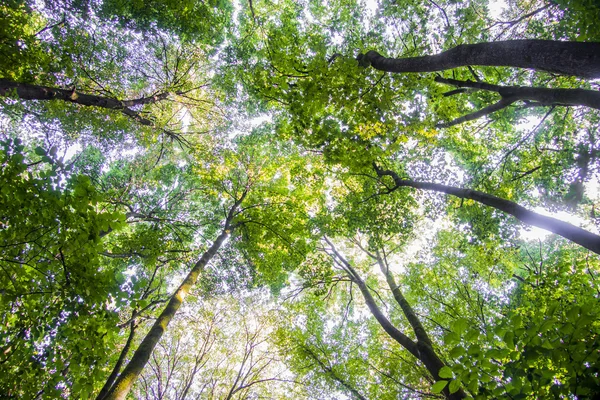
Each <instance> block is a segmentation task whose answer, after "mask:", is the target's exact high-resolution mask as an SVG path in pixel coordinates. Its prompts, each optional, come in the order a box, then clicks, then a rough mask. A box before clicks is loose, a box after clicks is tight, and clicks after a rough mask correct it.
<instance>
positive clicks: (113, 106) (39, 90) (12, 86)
mask: <svg viewBox="0 0 600 400" xmlns="http://www.w3.org/2000/svg"><path fill="white" fill-rule="evenodd" d="M13 93H16V95H17V96H18V97H19V98H20V99H23V100H41V101H44V100H62V101H66V102H69V103H74V104H79V105H82V106H87V107H99V108H105V109H108V110H116V111H120V112H122V113H123V114H125V115H127V116H128V117H131V118H133V119H135V120H136V121H137V122H139V123H140V124H142V125H146V126H154V123H153V122H152V121H151V120H149V119H147V118H144V117H142V116H141V115H140V114H139V113H138V112H137V111H134V110H132V109H131V108H130V107H133V106H137V105H143V104H150V103H156V102H158V101H161V100H164V99H166V98H167V97H168V96H169V93H161V94H157V95H155V96H149V97H141V98H139V99H132V100H119V99H117V98H113V97H105V96H98V95H94V94H86V93H82V92H78V91H76V90H67V89H60V88H53V87H49V86H40V85H33V84H30V83H19V82H14V81H11V80H8V79H0V96H10V95H12V94H13Z"/></svg>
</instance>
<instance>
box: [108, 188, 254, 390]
mask: <svg viewBox="0 0 600 400" xmlns="http://www.w3.org/2000/svg"><path fill="white" fill-rule="evenodd" d="M243 198H244V196H242V198H241V199H240V200H238V201H236V202H235V204H234V205H233V206H232V208H231V209H230V210H229V213H228V215H227V219H226V220H225V227H224V228H223V230H222V232H221V234H220V235H219V236H218V237H217V239H216V240H215V241H214V243H213V244H212V246H210V247H209V249H208V250H207V251H206V252H205V253H204V254H203V255H202V257H201V258H200V260H198V262H196V264H195V265H194V267H193V268H192V270H191V271H190V272H189V274H188V275H187V276H186V278H185V279H184V280H183V282H182V283H181V285H180V286H179V288H178V289H177V291H176V292H175V293H174V294H173V296H171V299H170V300H169V303H168V304H167V306H166V307H165V309H164V310H163V312H162V313H161V314H160V316H159V317H158V319H157V320H156V322H155V323H154V325H153V326H152V328H150V331H149V332H148V334H147V335H146V337H144V340H142V343H141V344H140V345H139V347H138V348H137V350H136V351H135V353H134V354H133V357H132V358H131V361H129V363H128V364H127V366H126V367H125V369H124V370H123V373H121V375H120V376H119V378H118V379H117V381H116V382H115V384H114V385H113V386H112V388H111V389H110V391H109V392H108V394H107V395H106V397H104V399H105V400H124V399H125V398H126V396H127V394H128V393H129V391H130V390H131V387H132V386H133V384H134V383H135V381H136V380H137V378H138V377H139V375H140V374H141V373H142V370H143V369H144V367H145V366H146V363H147V362H148V359H149V358H150V355H151V354H152V351H153V350H154V348H155V347H156V345H157V343H158V341H159V340H160V338H161V337H162V335H163V333H164V332H165V330H166V329H167V326H168V325H169V323H170V322H171V320H172V319H173V317H174V316H175V314H176V313H177V311H178V310H179V308H180V307H181V304H182V303H183V300H184V298H185V296H186V295H187V294H188V292H189V291H190V289H191V288H192V287H193V286H194V285H195V284H196V281H197V280H198V276H199V275H200V273H201V272H202V270H203V269H204V267H205V266H206V264H208V262H209V261H210V260H211V259H212V258H213V256H214V255H215V254H216V253H217V251H218V250H219V248H220V247H221V245H222V244H223V241H224V240H225V238H226V237H227V236H228V235H229V230H230V229H231V226H230V225H231V222H232V220H233V218H234V216H235V213H236V210H237V208H238V206H239V205H240V204H241V202H242V200H243Z"/></svg>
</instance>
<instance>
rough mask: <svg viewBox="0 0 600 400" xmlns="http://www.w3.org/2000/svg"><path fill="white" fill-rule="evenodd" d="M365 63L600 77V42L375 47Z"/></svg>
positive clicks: (393, 68) (391, 68)
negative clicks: (394, 54)
mask: <svg viewBox="0 0 600 400" xmlns="http://www.w3.org/2000/svg"><path fill="white" fill-rule="evenodd" d="M358 61H359V63H360V64H361V65H363V66H369V65H371V66H372V67H373V68H375V69H378V70H380V71H386V72H434V71H443V70H446V69H452V68H457V67H464V66H467V65H484V66H496V67H516V68H530V69H536V70H541V71H547V72H553V73H557V74H564V75H574V76H580V77H582V78H588V79H595V78H600V43H598V42H561V41H553V40H506V41H499V42H489V43H477V44H463V45H459V46H456V47H454V48H452V49H450V50H447V51H444V52H442V53H439V54H435V55H432V56H423V57H407V58H387V57H384V56H382V55H381V54H379V53H378V52H376V51H374V50H370V51H368V52H367V53H366V54H361V55H359V56H358Z"/></svg>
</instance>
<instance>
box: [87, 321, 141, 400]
mask: <svg viewBox="0 0 600 400" xmlns="http://www.w3.org/2000/svg"><path fill="white" fill-rule="evenodd" d="M135 328H136V327H135V319H132V320H131V322H130V331H129V337H128V338H127V342H126V343H125V347H123V350H121V354H120V355H119V359H118V360H117V363H116V364H115V367H114V368H113V370H112V372H111V373H110V376H109V377H108V379H107V380H106V383H105V384H104V386H103V387H102V390H100V393H98V396H97V397H96V400H103V399H104V397H105V396H106V394H107V393H108V391H109V390H110V388H111V387H112V385H113V383H114V382H115V379H117V376H118V375H119V371H120V370H121V367H122V366H123V363H124V362H125V357H127V353H129V348H130V347H131V343H132V342H133V338H134V336H135Z"/></svg>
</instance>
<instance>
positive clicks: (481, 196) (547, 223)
mask: <svg viewBox="0 0 600 400" xmlns="http://www.w3.org/2000/svg"><path fill="white" fill-rule="evenodd" d="M376 171H377V175H378V176H391V177H392V178H393V179H394V183H395V185H396V187H395V188H394V189H396V188H399V187H402V186H409V187H412V188H415V189H424V190H433V191H435V192H440V193H446V194H451V195H453V196H456V197H459V198H461V199H470V200H475V201H477V202H479V203H481V204H485V205H487V206H490V207H494V208H495V209H497V210H500V211H504V212H505V213H507V214H510V215H512V216H514V217H515V218H517V219H519V220H521V221H523V222H525V223H526V224H529V225H532V226H536V227H538V228H542V229H546V230H548V231H550V232H552V233H556V234H557V235H560V236H562V237H564V238H565V239H569V240H570V241H572V242H574V243H577V244H578V245H580V246H583V247H585V248H586V249H589V250H591V251H593V252H594V253H597V254H600V236H598V235H596V234H594V233H591V232H588V231H586V230H585V229H581V228H579V227H576V226H574V225H571V224H569V223H568V222H564V221H561V220H558V219H556V218H552V217H547V216H544V215H541V214H538V213H536V212H533V211H529V210H528V209H526V208H525V207H523V206H520V205H518V204H517V203H514V202H512V201H510V200H505V199H501V198H500V197H496V196H493V195H491V194H487V193H483V192H479V191H477V190H471V189H461V188H456V187H453V186H446V185H440V184H437V183H431V182H416V181H412V180H410V179H402V178H400V177H399V176H398V174H396V173H395V172H394V171H384V170H381V169H379V168H377V167H376Z"/></svg>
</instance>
